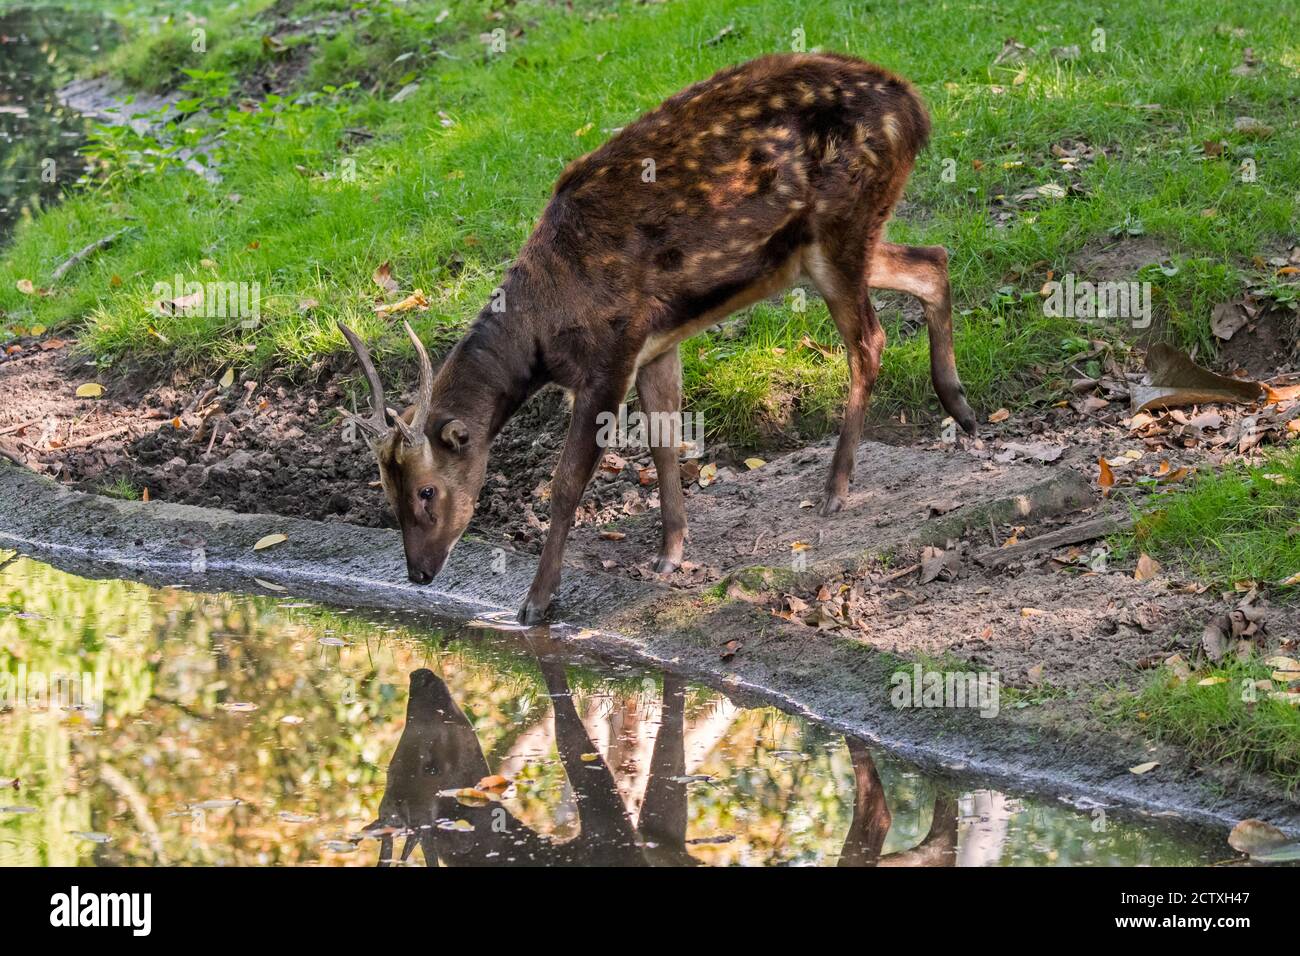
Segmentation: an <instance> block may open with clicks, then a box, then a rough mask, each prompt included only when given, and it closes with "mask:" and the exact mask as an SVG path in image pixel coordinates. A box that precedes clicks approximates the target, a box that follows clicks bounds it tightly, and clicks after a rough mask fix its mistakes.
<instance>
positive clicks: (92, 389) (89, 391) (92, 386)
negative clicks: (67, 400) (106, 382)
mask: <svg viewBox="0 0 1300 956" xmlns="http://www.w3.org/2000/svg"><path fill="white" fill-rule="evenodd" d="M103 394H104V386H103V385H100V384H99V383H98V382H86V383H84V384H82V385H78V386H77V398H99V396H101V395H103Z"/></svg>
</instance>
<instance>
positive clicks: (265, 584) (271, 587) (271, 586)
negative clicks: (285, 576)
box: [253, 578, 289, 591]
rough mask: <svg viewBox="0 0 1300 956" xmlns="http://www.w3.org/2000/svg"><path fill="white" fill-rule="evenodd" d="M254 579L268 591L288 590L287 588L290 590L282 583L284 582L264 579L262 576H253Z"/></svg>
mask: <svg viewBox="0 0 1300 956" xmlns="http://www.w3.org/2000/svg"><path fill="white" fill-rule="evenodd" d="M253 580H254V581H256V582H257V583H258V584H260V585H261V586H262V587H264V588H266V589H267V590H268V591H287V590H289V589H288V588H286V587H285V586H284V585H282V584H276V583H275V582H274V581H263V580H262V579H261V578H253Z"/></svg>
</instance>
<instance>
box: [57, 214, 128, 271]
mask: <svg viewBox="0 0 1300 956" xmlns="http://www.w3.org/2000/svg"><path fill="white" fill-rule="evenodd" d="M128 228H130V227H129V226H123V227H122V228H121V229H119V230H118V231H117V232H114V233H112V234H110V235H107V236H105V237H104V238H103V239H96V240H95V241H94V242H92V243H91V244H90V245H88V246H86V248H84V249H82V250H80V251H78V252H74V253H73V254H72V255H70V256H68V258H66V259H64V260H63V262H62V263H61V264H60V265H59V267H58V268H57V269H55V270H54V272H53V273H51V274H50V285H54V283H56V282H58V281H59V280H60V279H62V278H63V276H64V275H65V274H66V273H67V272H68V270H69V269H71V268H72V267H73V266H76V265H77V264H78V263H81V262H85V261H86V260H87V259H89V258H90V257H91V256H93V255H94V254H95V253H97V252H99V251H100V250H101V249H107V248H108V247H109V246H111V245H112V244H113V243H115V242H117V240H118V239H119V238H120V237H121V235H122V234H123V233H124V232H126V231H127V229H128Z"/></svg>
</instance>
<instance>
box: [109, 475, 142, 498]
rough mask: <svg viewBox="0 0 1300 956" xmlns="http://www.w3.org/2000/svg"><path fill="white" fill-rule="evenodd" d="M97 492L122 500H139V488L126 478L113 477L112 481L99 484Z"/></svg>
mask: <svg viewBox="0 0 1300 956" xmlns="http://www.w3.org/2000/svg"><path fill="white" fill-rule="evenodd" d="M99 493H100V494H102V495H107V496H108V497H110V498H121V499H123V500H124V501H139V500H140V489H139V488H137V487H136V486H135V485H133V484H132V483H131V482H130V481H129V480H128V479H126V478H114V479H113V480H112V481H110V482H106V483H104V484H102V485H100V486H99Z"/></svg>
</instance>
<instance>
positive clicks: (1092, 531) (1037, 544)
mask: <svg viewBox="0 0 1300 956" xmlns="http://www.w3.org/2000/svg"><path fill="white" fill-rule="evenodd" d="M1131 527H1133V518H1132V517H1131V516H1129V515H1105V516H1103V517H1101V518H1093V519H1092V520H1091V521H1084V522H1082V523H1081V524H1074V525H1070V526H1069V527H1066V528H1060V529H1058V530H1056V531H1049V532H1048V533H1047V534H1040V535H1039V536H1038V537H1036V538H1030V539H1029V540H1028V541H1021V542H1019V543H1018V544H1013V545H1010V546H1008V547H1003V548H998V549H996V550H994V551H985V552H984V553H983V554H977V555H976V556H975V563H976V564H979V565H982V566H984V567H986V568H997V567H1001V566H1002V565H1004V564H1010V563H1011V562H1012V561H1017V560H1019V559H1020V558H1024V557H1027V556H1029V555H1031V554H1037V553H1038V552H1040V551H1049V550H1051V549H1052V548H1059V547H1061V546H1062V545H1066V544H1079V543H1080V542H1082V541H1093V540H1095V539H1097V538H1104V537H1105V536H1106V535H1108V534H1114V533H1115V532H1116V531H1125V530H1127V529H1129V528H1131Z"/></svg>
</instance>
